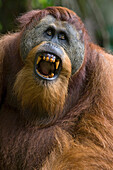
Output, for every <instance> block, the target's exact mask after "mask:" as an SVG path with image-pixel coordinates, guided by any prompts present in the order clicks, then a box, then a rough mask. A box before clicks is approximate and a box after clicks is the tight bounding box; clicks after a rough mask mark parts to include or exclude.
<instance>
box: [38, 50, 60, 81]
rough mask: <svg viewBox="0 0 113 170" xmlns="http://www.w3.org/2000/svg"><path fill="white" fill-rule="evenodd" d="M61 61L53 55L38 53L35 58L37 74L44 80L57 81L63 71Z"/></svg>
mask: <svg viewBox="0 0 113 170" xmlns="http://www.w3.org/2000/svg"><path fill="white" fill-rule="evenodd" d="M61 65H62V62H61V59H60V58H59V57H58V56H56V55H54V54H51V53H46V52H44V53H38V54H37V55H36V58H35V73H36V75H37V76H38V77H39V78H41V79H43V80H55V79H56V78H57V77H58V75H59V74H60V71H61Z"/></svg>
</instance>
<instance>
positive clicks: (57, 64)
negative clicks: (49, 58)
mask: <svg viewBox="0 0 113 170" xmlns="http://www.w3.org/2000/svg"><path fill="white" fill-rule="evenodd" d="M59 64H60V61H59V60H58V61H57V62H56V70H57V69H58V67H59Z"/></svg>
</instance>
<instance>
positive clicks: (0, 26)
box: [0, 23, 3, 32]
mask: <svg viewBox="0 0 113 170" xmlns="http://www.w3.org/2000/svg"><path fill="white" fill-rule="evenodd" d="M2 28H3V27H2V24H1V23H0V32H1V31H2Z"/></svg>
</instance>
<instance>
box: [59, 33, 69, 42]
mask: <svg viewBox="0 0 113 170" xmlns="http://www.w3.org/2000/svg"><path fill="white" fill-rule="evenodd" d="M58 38H59V39H61V40H66V39H67V36H66V34H65V33H60V34H59V36H58Z"/></svg>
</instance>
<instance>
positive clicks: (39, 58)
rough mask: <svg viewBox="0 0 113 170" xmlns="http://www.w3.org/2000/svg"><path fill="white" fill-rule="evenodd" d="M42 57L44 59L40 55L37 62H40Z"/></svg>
mask: <svg viewBox="0 0 113 170" xmlns="http://www.w3.org/2000/svg"><path fill="white" fill-rule="evenodd" d="M41 59H42V58H41V57H40V56H39V57H38V60H37V64H38V63H39V62H40V60H41Z"/></svg>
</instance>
